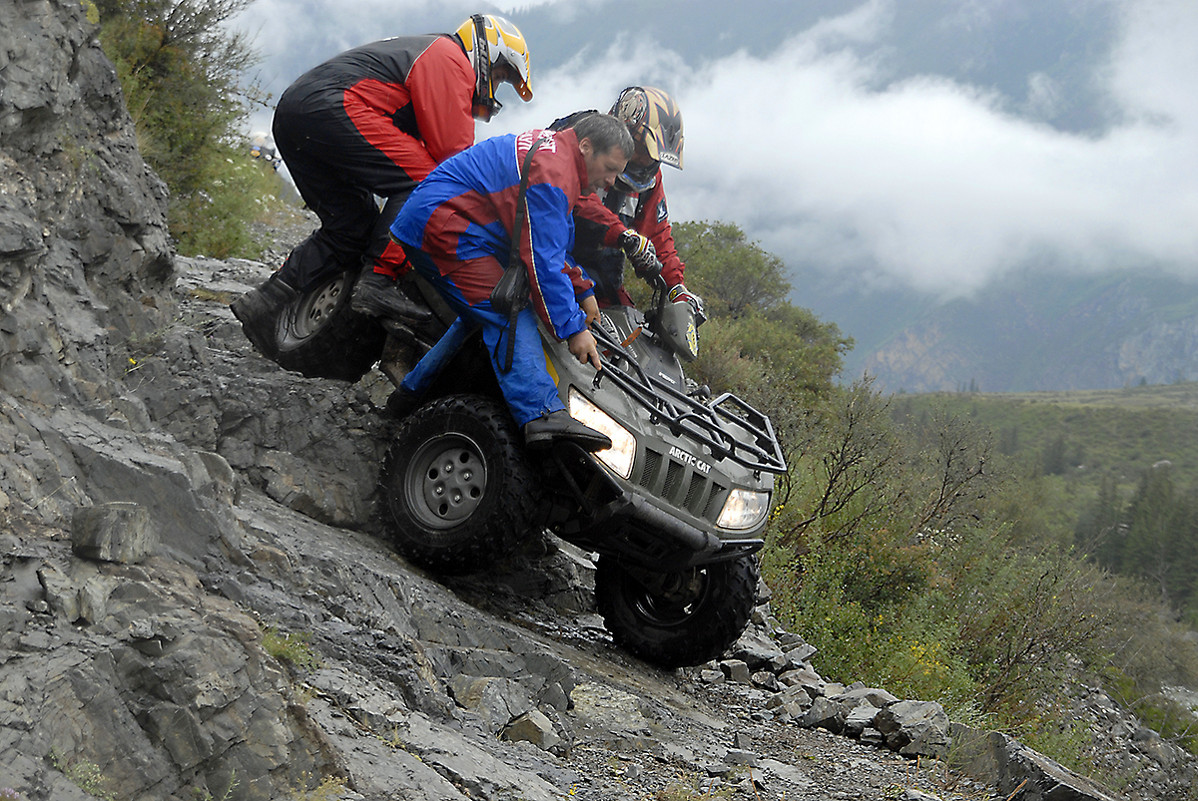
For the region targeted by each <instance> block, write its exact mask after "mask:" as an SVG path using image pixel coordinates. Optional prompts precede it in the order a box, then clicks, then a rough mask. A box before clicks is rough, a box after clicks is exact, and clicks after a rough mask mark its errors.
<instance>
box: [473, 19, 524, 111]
mask: <svg viewBox="0 0 1198 801" xmlns="http://www.w3.org/2000/svg"><path fill="white" fill-rule="evenodd" d="M457 34H458V38H459V39H461V40H462V45H463V46H464V47H465V48H466V55H468V56H470V61H471V62H472V63H473V64H474V74H475V75H476V76H477V82H476V83H475V87H474V116H475V117H478V118H479V119H480V120H483V121H487V120H489V119H491V117H493V116H495V115H496V114H498V113H499V109H501V108H503V104H502V103H500V102H499V101H498V100H496V99H495V89H496V87H497V85H498V84H501V83H503V82H504V81H507V82H508V83H510V84H511V85H512V86H513V87H514V88H515V89H516V93H517V94H518V95H520V97H521V98H522V99H524V100H525V101H528V100H532V84H531V83H530V80H531V79H530V71H531V69H532V68H531V65H530V62H529V59H528V45H527V44H526V43H525V42H524V34H522V33H520V29H519V28H517V27H516V26H515V25H513V24H512V23H511V22H509V21H508V20H506V19H504V18H503V17H499V16H496V15H494V14H474V15H473V16H471V17H470V19H468V20H466V21H465V22H463V23H462V24H461V26H460V27H459V28H458V30H457Z"/></svg>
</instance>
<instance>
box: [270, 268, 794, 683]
mask: <svg viewBox="0 0 1198 801" xmlns="http://www.w3.org/2000/svg"><path fill="white" fill-rule="evenodd" d="M408 283H409V287H408V291H409V295H410V296H413V297H416V296H421V295H422V296H423V297H425V298H426V299H427V300H429V302H430V305H432V307H433V309H434V311H435V312H436V313H437V318H438V319H439V320H440V321H441V323H442V325H443V326H447V325H448V323H449V322H451V318H449V317H448V316H447V315H449V314H450V312H449V310H448V308H447V307H445V306H444V304H443V302H440V298H439V297H436V293H435V292H434V291H432V290H431V289H430V288H428V287H427V286H425V287H419V286H417V287H412V286H411V284H418V283H419V282H415V281H410V282H408ZM350 288H351V287H349V286H348V285H346V286H345V288H344V292H343V293H342V294H346V295H347V294H348V291H349V289H350ZM309 294H311V293H309ZM665 295H666V293H665V286H664V283H662V282H661V281H660V278H659V279H658V284H657V286H656V291H655V293H654V302H653V304H652V306H651V308H650V310H649V312H648V314H647V315H642V314H641V313H640V312H639V311H638V310H637V309H635V308H630V307H613V308H609V309H605V310H604V312H603V314H602V319H601V321H600V323H598V324H596V325H595V326H593V327H592V332H593V333H594V335H595V337H596V340H597V341H598V344H599V348H600V352H601V354H602V357H603V369H602V370H601V371H598V372H596V371H595V370H594V369H593V368H591V367H590V366H589V365H582V364H580V363H579V362H578V361H577V359H575V358H574V356H572V355H571V354H570V352H569V349H568V347H567V345H566V344H565V343H564V342H558V341H557V340H556V339H555V338H554V337H552V336H549V335H548V334H546V333H545V332H544V330H542V340H543V344H544V348H545V353H546V356H547V360H548V363H549V367H550V370H551V372H552V373H553V375H554V378H555V380H556V382H557V385H558V390H559V393H560V397H561V399H562V401H563V402H564V403H565V404H566V407H567V409H569V411H570V414H571V415H572V416H573V417H575V418H576V419H578V420H580V421H581V422H583V423H585V424H586V425H588V426H590V427H591V428H594V429H596V430H599V431H602V432H603V433H605V434H607V435H608V436H609V437H610V438H611V440H612V442H613V446H612V447H611V448H609V449H606V450H602V451H599V452H596V453H588V452H586V451H585V450H583V449H582V448H581V447H579V446H578V445H576V444H573V443H569V442H557V443H555V444H554V445H553V447H551V448H549V449H546V450H538V451H532V450H526V449H525V447H524V442H523V436H522V434H521V432H520V430H519V429H518V428H517V426H516V424H515V422H514V421H513V419H512V417H511V415H510V414H509V413H508V410H507V406H506V404H505V402H504V400H503V398H502V396H501V394H500V392H499V387H498V383H497V382H496V381H495V377H494V373H493V370H492V368H491V365H490V361H489V355H488V353H487V351H486V347H485V346H484V345H483V343H482V338H481V336H480V335H478V333H477V332H475V334H473V335H471V336H470V337H468V338H467V339H466V341H465V342H464V344H463V345H462V346H461V347H460V348H459V349H458V351H457V353H456V354H455V356H454V357H453V359H452V361H451V362H450V363H449V364H448V365H447V367H446V368H445V369H443V370H442V371H441V372H440V374H439V377H438V379H437V380H436V382H435V383H434V385H433V386H432V387H431V389H430V390H429V392H428V393H427V394H426V395H425V396H424V398H423V399H422V400H423V405H422V406H420V407H419V408H418V409H416V410H415V411H413V412H412V413H411V414H409V415H408V416H406V417H405V418H404V419H403V421H402V423H401V424H400V426H399V429H398V431H397V433H396V436H395V441H394V443H393V444H392V446H391V449H390V452H389V454H388V458H387V463H386V465H385V467H384V470H383V476H382V483H381V489H382V494H383V497H384V499H385V504H386V507H387V509H388V511H389V513H390V516H391V518H392V519H393V522H394V528H393V531H392V534H393V537H394V542H395V546H396V548H397V550H398V551H400V553H402V554H403V555H404V556H406V557H407V558H408V559H410V560H411V561H413V562H415V563H417V564H420V565H422V566H424V567H427V568H429V569H432V570H434V571H440V572H445V573H468V572H473V571H479V570H483V569H486V568H488V567H490V566H492V565H493V564H494V563H495V561H496V560H497V559H499V558H501V557H502V556H504V555H505V554H508V553H511V552H512V551H513V550H514V549H515V547H516V545H517V544H518V543H520V542H521V541H522V540H524V539H526V538H527V537H529V536H537V535H539V533H540V532H541V531H542V530H543V529H548V530H549V531H551V532H553V533H554V534H555V535H557V536H558V537H560V538H562V539H564V540H566V541H568V542H571V543H574V544H575V545H577V546H579V547H581V548H583V549H584V550H587V551H589V552H591V553H594V554H597V555H598V560H597V564H596V573H595V593H596V604H597V606H598V610H599V612H600V614H601V615H602V617H603V620H604V623H605V625H606V626H607V628H608V630H609V631H610V632H611V635H612V638H613V640H615V642H616V643H617V644H619V645H621V646H623V647H624V648H626V649H627V650H629V651H631V652H632V653H634V654H636V655H638V656H640V657H642V658H643V659H645V660H647V661H650V662H653V663H655V664H658V665H660V666H663V667H678V666H683V665H695V664H700V663H702V662H705V661H707V660H710V659H713V658H716V657H718V656H719V655H720V654H722V653H723V652H724V651H725V650H726V649H727V648H728V647H729V646H730V645H731V644H732V643H733V642H735V640H736V639H737V638H738V637H739V636H740V634H741V632H742V631H743V630H744V627H745V625H746V623H747V622H748V620H749V616H750V614H751V613H752V610H753V607H754V605H755V602H756V596H757V583H758V565H757V559H756V556H755V552H756V551H757V550H758V549H760V548H761V546H762V544H763V541H762V532H763V529H764V528H765V525H766V519H767V517H768V514H769V510H770V508H771V495H772V491H773V483H774V479H773V477H774V475H775V474H781V473H783V472H784V471H785V469H786V465H785V461H784V459H783V456H782V450H781V447H780V445H779V443H778V440H777V438H776V436H775V434H774V431H773V428H772V426H771V424H770V421H769V419H768V418H767V417H766V416H765V415H763V414H761V413H760V412H758V411H756V410H755V409H753V408H751V407H750V406H749V405H748V404H746V403H745V402H743V401H742V400H740V399H739V398H737V397H735V396H734V395H731V394H724V395H720V396H719V397H716V398H711V397H710V396H709V393H707V392H706V389H705V388H699V387H696V386H695V385H694V384H693V382H690V381H688V379H687V378H686V376H685V374H684V373H683V369H682V365H681V362H680V360H679V356H680V355H681V357H682V358H683V359H686V360H689V359H693V358H694V354H695V353H696V349H697V347H696V346H697V341H696V338H695V325H694V318H693V312H692V311H691V307H690V306H689V304H686V303H670V302H667V301H666V297H665ZM303 302H304V299H303V298H301V299H300V300H299V301H297V304H303ZM330 311H331V312H336V313H335V314H330V315H328V316H329V318H330V320H335V319H336V318H337V316H338V315H340V314H345V313H350V314H352V312H348V310H347V309H346V308H345V304H343V305H342V307H337V306H335V305H334V306H332V307H330ZM359 322H360V321H359ZM387 325H388V329H389V332H390V338H389V341H388V351H387V352H388V353H390V352H394V351H396V350H407V351H408V352H409V354H410V353H411V352H412V351H415V353H416V355H419V353H421V352H423V351H425V350H427V349H428V347H429V346H431V344H432V343H433V342H435V341H436V335H435V332H434V331H432V330H429V329H425V330H416V329H413V328H409V327H405V326H400V325H396V324H393V323H388V324H387ZM330 341H331V340H330ZM321 347H324V345H322V346H321ZM321 358H331V356H330V354H328V353H325V354H324V355H323V356H322V357H321ZM309 361H316V359H311V360H309ZM346 361H347V359H345V358H342V359H341V362H342V364H344V363H345V362H346ZM380 367H381V368H382V369H383V371H384V372H385V373H386V374H387V375H388V376H389V377H390V378H391V379H392V381H393V382H395V383H396V384H398V381H399V379H400V378H401V377H402V369H400V368H399V367H397V366H396V365H395V364H389V363H388V360H387V355H386V354H384V359H383V362H382V364H381V365H380ZM293 369H294V368H293ZM339 377H347V376H339ZM349 380H354V379H352V378H351V379H349ZM688 387H689V388H688Z"/></svg>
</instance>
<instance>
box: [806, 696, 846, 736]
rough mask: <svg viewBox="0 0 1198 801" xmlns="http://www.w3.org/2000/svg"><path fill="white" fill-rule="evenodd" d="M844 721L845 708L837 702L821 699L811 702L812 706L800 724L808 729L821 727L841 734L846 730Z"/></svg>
mask: <svg viewBox="0 0 1198 801" xmlns="http://www.w3.org/2000/svg"><path fill="white" fill-rule="evenodd" d="M844 719H845V710H844V707H842V706H841V705H840V704H838V703H836V702H835V701H831V700H829V699H827V698H824V697H820V698H816V699H814V700H813V701H812V702H811V706H810V707H809V708H808V709H807V711H806V712H804V713H803V716H802V717H801V718H799V719H798V724H799V725H800V726H803V727H804V728H808V729H814V728H816V727H819V728H821V729H827V730H828V731H830V732H832V733H833V734H839V733H840V731H841V730H842V729H843V728H844Z"/></svg>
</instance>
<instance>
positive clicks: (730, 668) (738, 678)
mask: <svg viewBox="0 0 1198 801" xmlns="http://www.w3.org/2000/svg"><path fill="white" fill-rule="evenodd" d="M720 669H721V670H723V671H724V675H725V676H727V677H728V681H731V682H734V683H736V684H749V683H750V682H751V681H752V676H751V675H750V673H749V666H748V665H747V664H745V663H744V662H743V661H742V660H740V659H725V660H724V661H722V662H720Z"/></svg>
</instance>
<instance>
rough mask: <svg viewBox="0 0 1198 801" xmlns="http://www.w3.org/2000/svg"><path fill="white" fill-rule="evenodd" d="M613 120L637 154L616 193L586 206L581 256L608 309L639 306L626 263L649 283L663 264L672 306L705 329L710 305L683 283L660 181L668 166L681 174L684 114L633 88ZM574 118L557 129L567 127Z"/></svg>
mask: <svg viewBox="0 0 1198 801" xmlns="http://www.w3.org/2000/svg"><path fill="white" fill-rule="evenodd" d="M611 114H612V115H613V116H615V117H616V118H618V119H620V120H621V121H623V122H624V123H625V124H626V125H627V126H628V132H629V133H630V134H632V139H633V141H634V142H635V143H636V153H635V154H634V155H633V157H632V159H631V160H629V162H628V167H627V169H626V170H625V171H624V173H623V174H622V175H621V176H620V177H619V178H617V179H616V183H615V186H613V187H612V188H610V189H608V190H607V191H606V192H604V193H602V194H597V195H591V196H588V197H584V198H581V199H580V200H579V203H578V208H577V209H575V211H574V219H575V225H576V227H577V233H576V241H575V246H574V256H575V258H576V259H577V260H578V263H579V264H580V265H581V266H582V267H583V268H584V269H585V270H586V271H587V275H588V276H589V277H590V278H591V279H592V280H593V281H594V282H595V297H596V298H597V299H598V302H599V305H601V306H609V305H613V304H619V305H624V306H632V305H633V302H632V298H631V297H630V296H629V294H628V292H627V290H625V288H624V257H625V256H627V257H628V260H629V261H631V262H632V266H633V269H634V270H635V271H636V274H637V275H638V276H640V277H642V278H655V277H656V270H657V269H658V264H659V263H660V266H661V277H662V278H663V279H664V280H665V282H666V287H667V288H668V289H669V299H670V300H671V301H674V302H675V303H679V302H686V303H689V304H690V305H691V307H692V308H693V309H694V311H695V322H696V324H702V323H703V322H704V321H705V320H706V319H707V316H706V311H705V309H704V307H703V301H702V300H701V299H700V298H699V296H698V295H695V294H694V293H693V292H691V291H690V290H688V289H687V288H686V285H685V284H683V283H682V276H683V272H684V271H685V270H686V265H685V264H684V263H683V262H682V259H681V258H680V257H679V256H678V251H677V249H676V248H675V246H674V233H673V230H672V229H671V227H670V216H669V212H668V210H667V208H666V190H665V186H664V185H663V183H662V179H661V165H662V164H668V165H670V166H671V167H676V168H678V169H682V144H683V136H682V112H681V111H680V110H679V109H678V105H677V104H676V103H675V102H674V99H673V98H672V97H670V96H669V95H668V94H666V93H665V92H663V91H662V90H661V89H656V88H654V87H652V86H630V87H628V88H627V89H625V90H624V91H623V92H621V93H620V96H619V97H618V98H617V99H616V102H615V104H614V105H613V106H612V109H611ZM573 116H576V115H571V117H567V118H566V119H565V120H559V121H558V122H555V123H554V124H553V126H552V127H554V128H558V127H559V126H560V125H562V124H568V122H569V120H570V119H572V118H573Z"/></svg>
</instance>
